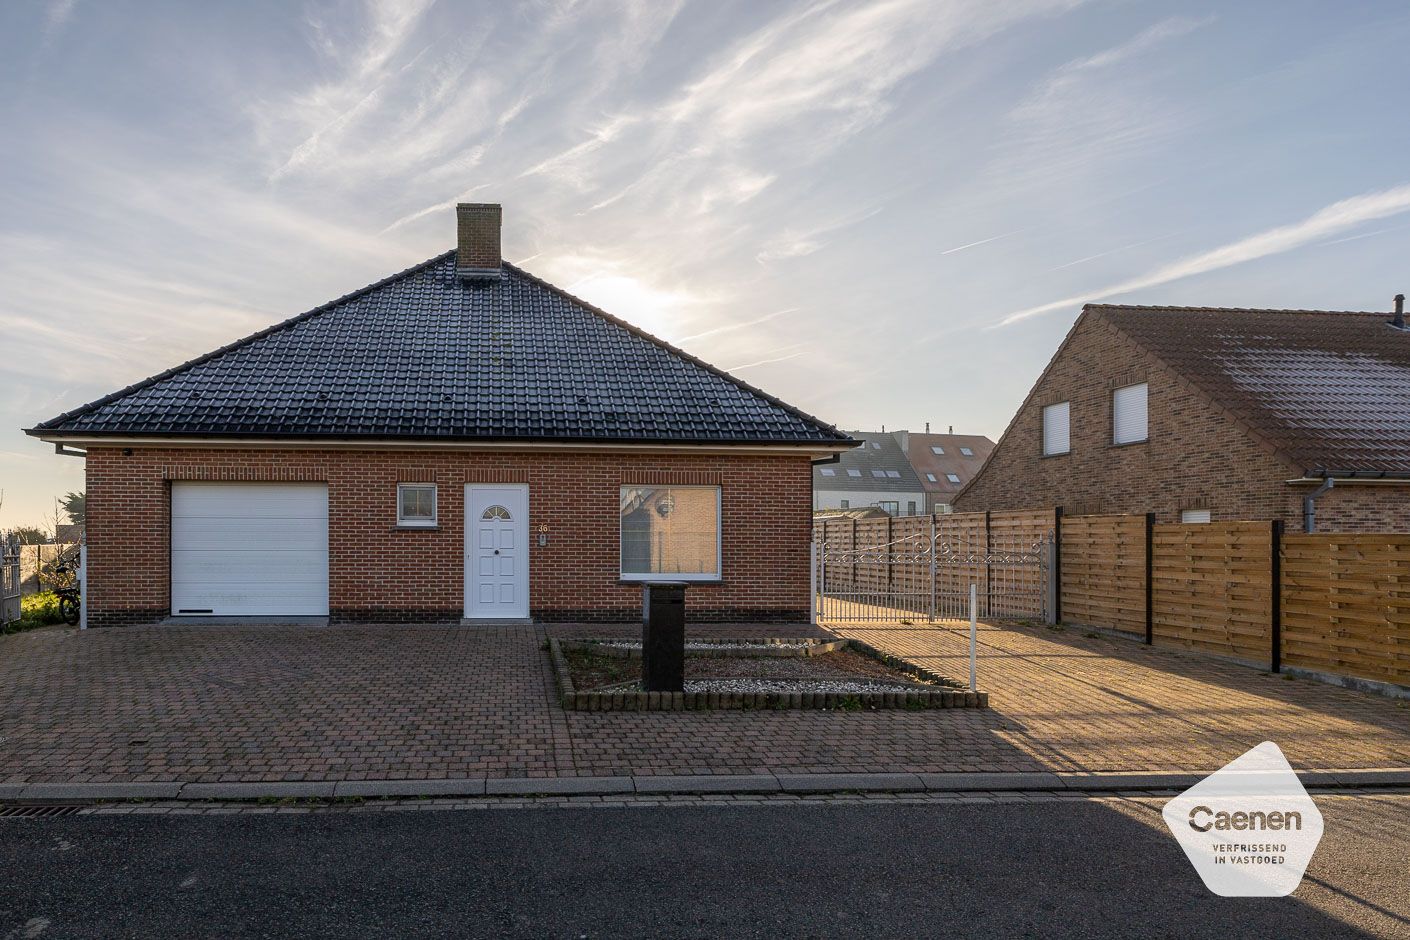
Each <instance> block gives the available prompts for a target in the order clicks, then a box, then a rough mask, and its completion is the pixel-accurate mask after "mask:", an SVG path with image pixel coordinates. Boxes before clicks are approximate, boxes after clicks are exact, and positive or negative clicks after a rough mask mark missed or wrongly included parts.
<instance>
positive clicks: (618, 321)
mask: <svg viewBox="0 0 1410 940" xmlns="http://www.w3.org/2000/svg"><path fill="white" fill-rule="evenodd" d="M504 266H505V267H506V268H508V269H509V270H511V271H514V272H516V273H517V274H519V275H520V276H522V277H525V278H528V279H529V280H530V281H533V282H534V283H535V284H538V285H539V286H540V287H543V288H545V289H547V290H550V291H553V292H554V293H555V294H557V295H559V296H560V297H563V298H565V299H567V300H569V301H571V302H572V303H575V304H577V305H579V306H580V307H583V308H584V309H586V310H587V311H589V312H590V313H592V314H595V315H596V316H598V317H601V318H602V319H604V320H606V321H607V322H608V323H611V324H613V325H615V326H619V327H622V328H623V329H625V330H627V331H628V332H630V333H632V334H634V335H636V336H639V337H641V338H642V339H644V340H646V341H647V342H649V343H653V344H655V345H656V346H659V347H660V348H661V349H664V350H666V351H667V352H669V353H671V354H672V355H674V356H677V357H679V358H681V359H684V360H686V361H687V362H690V363H692V364H694V365H697V366H699V367H700V368H702V369H704V370H706V371H707V372H709V373H711V374H712V375H717V376H719V377H720V378H722V379H724V380H725V381H727V382H731V383H733V384H734V385H736V386H738V387H739V388H741V389H743V390H744V391H746V392H748V393H749V394H751V395H754V396H756V397H758V398H761V399H763V400H764V401H766V402H768V403H769V404H771V405H773V406H774V407H776V408H782V409H783V410H784V411H786V412H788V413H789V414H791V415H793V416H794V417H795V418H801V419H803V420H804V421H808V422H810V423H812V424H814V425H816V426H817V427H819V428H821V429H822V430H824V431H827V432H830V433H832V434H835V435H837V439H838V440H839V441H846V440H851V439H852V438H850V437H849V436H848V434H847V433H846V432H845V431H842V430H839V429H838V428H837V426H836V425H832V424H828V423H827V422H826V421H824V420H822V419H821V418H819V417H816V416H815V415H810V414H808V413H807V412H806V411H803V410H802V409H800V408H797V407H795V406H793V405H790V404H789V403H788V402H786V401H783V400H782V399H779V398H775V397H774V396H773V395H770V394H769V393H768V392H766V391H764V390H763V389H760V388H758V387H756V386H753V385H750V384H749V383H748V382H746V381H744V380H743V379H740V378H737V377H736V376H734V375H731V374H730V373H728V372H726V371H725V370H724V369H721V368H720V367H719V366H716V365H712V364H711V363H708V362H706V361H705V360H704V359H701V358H699V357H698V356H693V355H691V354H690V353H688V352H686V351H685V350H684V349H681V348H680V347H679V346H674V345H672V344H670V343H668V342H666V341H665V340H663V339H661V338H660V337H658V336H653V335H652V334H651V333H648V332H647V331H646V330H643V329H642V328H641V327H639V326H636V325H634V324H631V323H628V322H627V321H626V320H623V319H622V318H620V317H617V316H613V315H612V314H610V313H608V312H607V311H606V310H603V309H602V308H601V307H598V306H596V305H595V304H591V303H589V302H588V301H586V300H584V299H583V298H581V297H579V296H578V295H576V294H574V293H571V292H569V291H567V290H564V289H563V288H561V287H559V286H558V285H557V284H551V283H549V282H548V281H545V280H544V279H543V278H541V277H539V276H538V275H536V274H531V273H529V272H528V271H525V270H524V269H523V268H521V267H519V266H518V265H516V264H511V263H510V262H508V261H505V262H504Z"/></svg>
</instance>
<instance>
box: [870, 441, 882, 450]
mask: <svg viewBox="0 0 1410 940" xmlns="http://www.w3.org/2000/svg"><path fill="white" fill-rule="evenodd" d="M871 449H872V450H881V445H880V444H878V443H877V442H876V441H872V442H871Z"/></svg>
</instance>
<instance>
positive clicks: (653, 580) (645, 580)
mask: <svg viewBox="0 0 1410 940" xmlns="http://www.w3.org/2000/svg"><path fill="white" fill-rule="evenodd" d="M669 581H678V582H684V583H685V584H688V585H692V586H693V585H696V584H724V583H725V580H724V578H681V577H672V576H671V575H662V576H660V577H659V578H658V577H631V576H627V577H620V576H619V577H618V578H617V583H618V584H659V583H661V582H669Z"/></svg>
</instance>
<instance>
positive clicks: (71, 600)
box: [54, 561, 82, 627]
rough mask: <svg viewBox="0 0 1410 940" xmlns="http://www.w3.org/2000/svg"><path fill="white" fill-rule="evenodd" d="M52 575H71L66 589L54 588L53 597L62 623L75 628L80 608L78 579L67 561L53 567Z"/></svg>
mask: <svg viewBox="0 0 1410 940" xmlns="http://www.w3.org/2000/svg"><path fill="white" fill-rule="evenodd" d="M54 574H56V575H60V576H68V575H73V579H72V580H71V581H69V584H68V587H56V588H54V595H55V596H56V597H58V599H59V616H60V617H62V618H63V621H64V623H66V624H68V625H69V626H71V627H73V626H77V625H78V619H79V612H80V610H81V609H82V607H81V603H80V601H81V598H80V595H79V589H78V577H77V574H76V573H75V569H74V568H72V567H70V565H69V563H68V562H67V561H60V562H59V563H58V564H57V565H55V566H54Z"/></svg>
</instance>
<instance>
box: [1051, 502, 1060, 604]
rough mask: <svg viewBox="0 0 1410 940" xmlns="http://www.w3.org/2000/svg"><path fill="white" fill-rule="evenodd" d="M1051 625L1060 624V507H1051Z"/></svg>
mask: <svg viewBox="0 0 1410 940" xmlns="http://www.w3.org/2000/svg"><path fill="white" fill-rule="evenodd" d="M1048 577H1050V578H1052V579H1053V623H1062V507H1061V506H1055V507H1053V570H1052V571H1049V572H1048Z"/></svg>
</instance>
